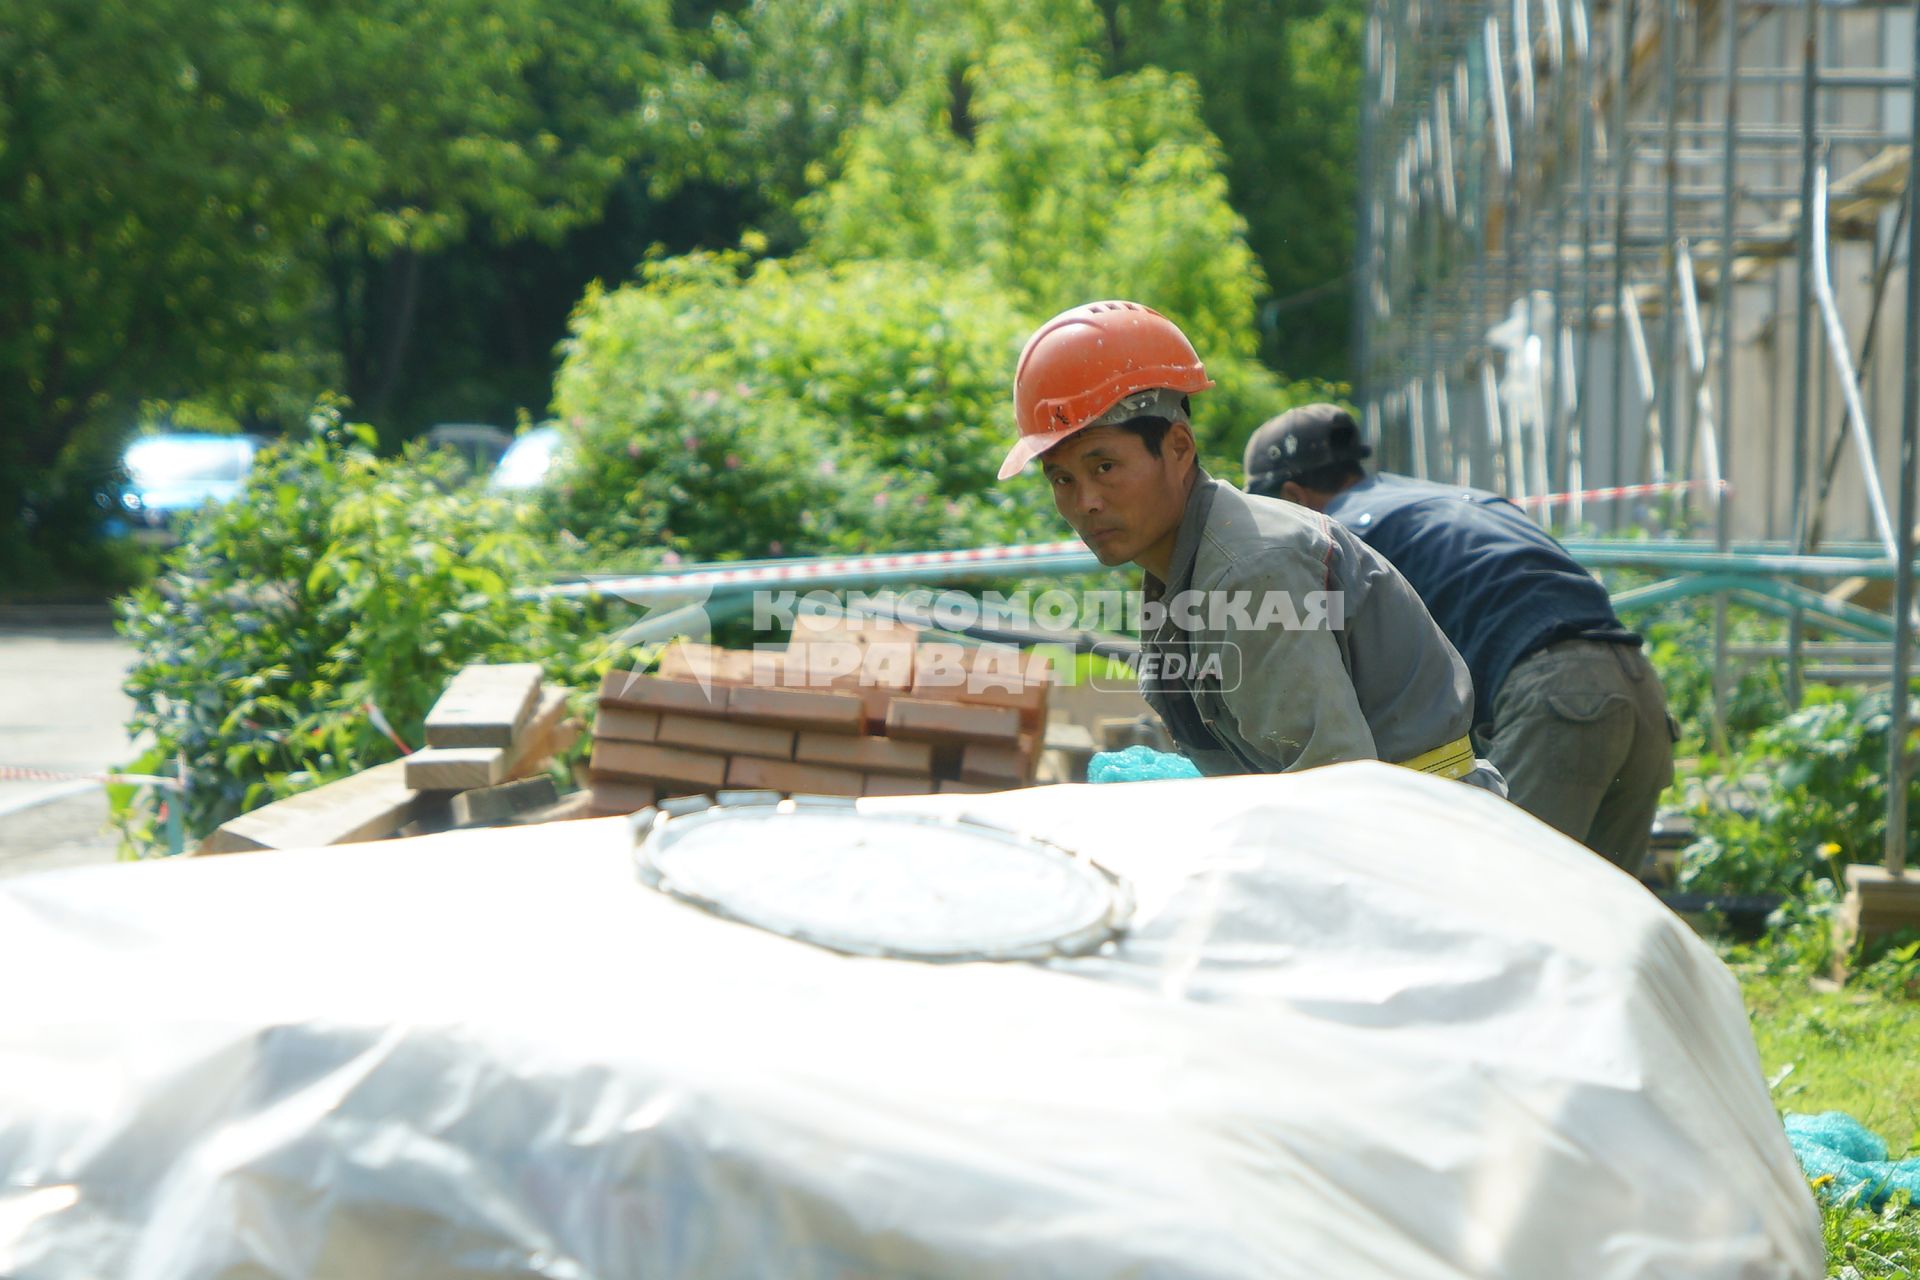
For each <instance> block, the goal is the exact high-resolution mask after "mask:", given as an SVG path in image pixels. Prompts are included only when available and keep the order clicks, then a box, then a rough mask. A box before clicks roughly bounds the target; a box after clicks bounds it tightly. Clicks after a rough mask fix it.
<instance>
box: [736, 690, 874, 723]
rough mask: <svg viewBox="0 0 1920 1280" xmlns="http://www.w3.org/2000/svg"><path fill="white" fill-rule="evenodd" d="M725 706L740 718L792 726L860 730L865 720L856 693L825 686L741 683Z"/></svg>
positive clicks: (862, 705) (863, 705) (864, 709)
mask: <svg viewBox="0 0 1920 1280" xmlns="http://www.w3.org/2000/svg"><path fill="white" fill-rule="evenodd" d="M727 706H728V709H729V711H730V712H731V714H733V715H735V716H737V717H739V718H740V719H742V720H757V721H761V722H763V723H766V724H777V725H784V726H789V727H791V728H795V729H815V730H826V731H828V732H838V733H859V732H860V730H861V728H862V727H863V726H864V724H865V721H866V705H865V703H864V702H863V701H862V700H861V697H860V695H859V694H857V693H839V692H835V691H833V690H827V689H761V688H756V687H753V686H741V687H738V688H735V689H733V690H731V691H730V693H729V695H728V703H727Z"/></svg>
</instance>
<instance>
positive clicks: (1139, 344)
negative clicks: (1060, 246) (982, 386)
mask: <svg viewBox="0 0 1920 1280" xmlns="http://www.w3.org/2000/svg"><path fill="white" fill-rule="evenodd" d="M1212 385H1213V380H1212V379H1211V378H1209V377H1207V371H1206V368H1205V367H1204V366H1203V365H1201V363H1200V357H1199V356H1198V355H1196V354H1195V353H1194V350H1193V344H1192V343H1191V342H1188V341H1187V335H1186V334H1184V333H1181V332H1180V330H1179V328H1178V326H1176V325H1175V324H1174V323H1173V321H1171V320H1169V319H1167V318H1166V317H1165V316H1163V315H1161V314H1160V313H1159V312H1158V311H1155V310H1154V309H1153V308H1151V307H1143V306H1141V305H1140V304H1139V303H1137V302H1089V303H1085V304H1083V305H1081V306H1078V307H1075V308H1073V309H1072V310H1070V311H1062V312H1061V313H1060V314H1059V315H1057V316H1055V317H1054V318H1053V319H1051V320H1049V321H1047V322H1046V323H1045V324H1043V325H1041V326H1040V328H1039V329H1038V330H1036V331H1035V332H1034V335H1033V336H1032V337H1031V338H1028V339H1027V345H1026V346H1025V347H1024V348H1023V349H1022V350H1021V352H1020V363H1019V365H1018V366H1017V367H1016V368H1015V369H1014V374H1013V407H1014V415H1015V417H1017V418H1018V419H1019V423H1020V439H1019V440H1018V441H1016V442H1015V444H1014V446H1013V448H1012V449H1010V450H1009V451H1008V452H1007V460H1006V461H1005V462H1004V463H1002V464H1001V467H1000V478H1001V479H1002V480H1005V479H1007V478H1008V477H1009V476H1014V475H1018V474H1019V473H1020V472H1021V471H1022V470H1023V469H1024V468H1025V467H1026V465H1027V463H1029V462H1031V461H1032V460H1033V459H1034V458H1036V457H1038V456H1039V455H1040V454H1043V453H1045V452H1046V451H1047V450H1049V449H1051V448H1053V446H1054V445H1056V444H1059V443H1060V442H1061V441H1062V440H1064V439H1066V438H1067V437H1068V436H1070V435H1072V434H1073V433H1074V432H1076V431H1078V430H1080V429H1081V428H1083V427H1086V426H1089V425H1091V424H1092V423H1093V421H1094V419H1096V418H1098V417H1100V416H1101V415H1102V414H1104V413H1106V411H1107V410H1109V409H1111V408H1112V407H1113V406H1114V405H1115V404H1117V403H1118V402H1119V401H1120V400H1121V399H1123V398H1124V397H1127V396H1130V395H1133V394H1135V393H1136V392H1141V391H1151V390H1156V389H1165V390H1170V391H1178V392H1181V393H1182V394H1188V395H1190V394H1192V393H1193V392H1195V391H1205V390H1206V389H1207V388H1208V387H1211V386H1212Z"/></svg>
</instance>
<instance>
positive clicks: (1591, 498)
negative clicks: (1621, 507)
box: [1512, 480, 1733, 507]
mask: <svg viewBox="0 0 1920 1280" xmlns="http://www.w3.org/2000/svg"><path fill="white" fill-rule="evenodd" d="M1716 486H1718V488H1719V490H1720V492H1722V493H1725V492H1727V491H1728V490H1729V489H1731V488H1732V487H1733V486H1732V485H1729V484H1728V483H1727V482H1726V481H1725V480H1663V481H1661V482H1660V483H1658V484H1621V485H1614V486H1613V487H1612V488H1608V489H1581V490H1579V491H1577V492H1574V493H1543V494H1540V495H1538V496H1536V497H1531V498H1514V499H1512V502H1513V504H1514V505H1515V506H1517V507H1558V506H1564V505H1565V504H1567V503H1570V502H1607V501H1611V500H1613V499H1617V498H1645V497H1650V496H1651V495H1653V494H1656V493H1679V492H1680V491H1682V490H1684V489H1711V488H1714V487H1716Z"/></svg>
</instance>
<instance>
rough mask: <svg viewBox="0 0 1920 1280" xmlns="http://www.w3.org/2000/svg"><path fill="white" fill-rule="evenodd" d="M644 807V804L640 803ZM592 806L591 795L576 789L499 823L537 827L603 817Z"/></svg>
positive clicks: (509, 825)
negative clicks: (549, 802)
mask: <svg viewBox="0 0 1920 1280" xmlns="http://www.w3.org/2000/svg"><path fill="white" fill-rule="evenodd" d="M640 807H641V808H643V809H644V808H645V807H646V806H645V805H641V806H640ZM604 816H605V815H604V814H602V813H601V812H600V811H599V810H598V809H596V808H594V807H593V797H592V796H590V795H588V794H587V793H586V792H584V791H576V792H574V793H573V794H572V795H570V796H561V797H560V798H559V799H558V800H556V801H554V802H553V803H552V804H550V805H548V806H547V807H546V808H544V809H530V810H528V811H527V812H525V813H517V814H515V815H514V816H513V817H511V818H508V819H507V820H506V821H504V822H502V823H501V824H500V825H501V826H503V827H537V826H539V825H540V824H541V823H544V822H574V821H577V820H579V819H581V818H599V817H604Z"/></svg>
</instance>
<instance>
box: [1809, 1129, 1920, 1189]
mask: <svg viewBox="0 0 1920 1280" xmlns="http://www.w3.org/2000/svg"><path fill="white" fill-rule="evenodd" d="M1786 1124H1787V1141H1788V1142H1790V1143H1792V1144H1793V1154H1794V1155H1795V1156H1797V1157H1799V1160H1800V1167H1801V1168H1802V1169H1805V1170H1806V1171H1807V1176H1808V1177H1809V1178H1823V1177H1826V1176H1828V1175H1831V1176H1832V1178H1833V1181H1832V1182H1830V1183H1827V1184H1826V1185H1825V1186H1823V1187H1821V1188H1820V1192H1821V1194H1822V1195H1824V1196H1826V1197H1828V1198H1829V1199H1834V1200H1843V1199H1846V1198H1847V1197H1848V1196H1855V1195H1857V1196H1858V1197H1859V1202H1860V1203H1861V1204H1864V1205H1871V1206H1872V1207H1873V1208H1875V1209H1878V1208H1880V1207H1881V1206H1882V1205H1884V1204H1886V1202H1887V1199H1888V1197H1890V1196H1892V1195H1893V1194H1894V1193H1895V1192H1896V1191H1904V1192H1906V1193H1907V1194H1908V1195H1909V1196H1910V1197H1912V1198H1913V1199H1914V1200H1916V1201H1920V1157H1914V1158H1910V1159H1906V1160H1889V1159H1887V1144H1886V1142H1885V1141H1883V1140H1882V1139H1881V1137H1880V1135H1878V1134H1876V1133H1874V1132H1873V1131H1872V1130H1871V1129H1868V1128H1867V1127H1866V1126H1865V1125H1863V1124H1861V1123H1860V1122H1859V1121H1858V1120H1855V1119H1854V1118H1853V1117H1852V1116H1850V1115H1848V1114H1847V1113H1846V1112H1844V1111H1822V1112H1820V1113H1819V1114H1818V1115H1790V1116H1788V1117H1787V1119H1786Z"/></svg>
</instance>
